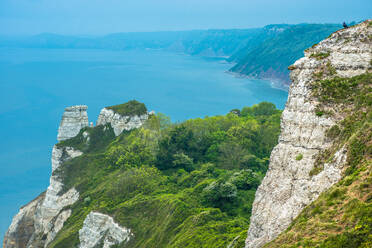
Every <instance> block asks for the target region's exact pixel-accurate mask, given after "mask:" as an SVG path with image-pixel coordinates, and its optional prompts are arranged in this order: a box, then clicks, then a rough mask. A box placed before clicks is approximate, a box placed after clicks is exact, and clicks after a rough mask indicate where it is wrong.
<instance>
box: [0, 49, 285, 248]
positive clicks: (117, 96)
mask: <svg viewBox="0 0 372 248" xmlns="http://www.w3.org/2000/svg"><path fill="white" fill-rule="evenodd" d="M230 66H231V65H230V64H226V63H224V62H222V61H218V60H210V59H209V60H206V59H203V58H199V57H191V56H187V55H182V54H173V53H167V52H161V51H129V52H128V51H119V52H118V51H105V50H66V49H4V48H3V49H0V171H1V173H0V241H1V243H2V238H3V234H4V233H5V231H6V229H7V228H8V226H9V224H10V221H11V218H12V216H13V215H14V214H16V213H17V212H18V208H19V207H20V206H22V205H23V204H26V203H27V202H28V201H30V200H31V199H33V198H34V197H36V196H37V195H38V194H39V193H41V192H42V191H43V190H45V189H46V188H47V186H48V183H49V176H50V155H51V149H52V146H53V144H54V143H55V142H56V135H57V128H58V125H59V121H60V118H61V116H62V113H63V110H64V107H66V106H70V105H76V104H86V105H88V107H89V108H88V115H89V119H90V121H93V122H95V120H96V119H97V116H98V114H99V111H100V110H101V108H103V107H104V106H109V105H113V104H118V103H123V102H126V101H128V100H131V99H136V100H139V101H142V102H144V103H145V104H146V105H147V107H148V109H149V110H155V111H156V112H162V113H165V114H167V115H169V116H170V117H171V118H172V120H173V121H181V120H185V119H188V118H195V117H204V116H206V115H209V116H210V115H219V114H225V113H227V112H228V111H229V110H231V109H233V108H241V107H243V106H250V105H252V104H255V103H259V102H261V101H271V102H273V103H275V104H276V105H277V107H279V108H283V107H284V104H285V101H286V98H287V92H285V91H282V90H279V89H274V88H272V87H271V86H270V83H269V82H265V81H252V80H248V79H241V78H235V77H232V76H231V75H229V74H226V73H224V72H225V71H226V70H227V69H228V68H229V67H230ZM1 243H0V244H1Z"/></svg>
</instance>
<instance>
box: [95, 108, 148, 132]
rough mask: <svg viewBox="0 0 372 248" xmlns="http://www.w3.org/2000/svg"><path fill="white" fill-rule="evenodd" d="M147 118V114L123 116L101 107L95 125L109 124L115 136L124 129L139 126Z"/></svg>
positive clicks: (127, 129)
mask: <svg viewBox="0 0 372 248" xmlns="http://www.w3.org/2000/svg"><path fill="white" fill-rule="evenodd" d="M148 118H149V114H147V113H146V114H143V115H140V116H138V115H133V116H123V115H120V114H119V113H116V112H115V111H113V110H112V109H107V108H103V109H102V110H101V113H100V114H99V116H98V120H97V125H105V124H107V123H110V124H111V127H112V128H113V129H114V133H115V135H116V136H118V135H120V134H121V133H122V132H123V131H124V130H126V131H129V130H132V129H135V128H139V127H141V126H142V125H143V123H145V121H146V120H147V119H148Z"/></svg>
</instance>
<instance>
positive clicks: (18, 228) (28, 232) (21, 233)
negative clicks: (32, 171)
mask: <svg viewBox="0 0 372 248" xmlns="http://www.w3.org/2000/svg"><path fill="white" fill-rule="evenodd" d="M44 198H45V193H43V194H41V195H40V196H38V197H37V198H36V199H34V200H33V201H31V202H30V203H28V204H27V205H26V206H24V207H22V208H21V209H20V210H19V212H18V214H16V215H15V216H14V217H13V220H12V224H11V225H10V226H9V229H8V231H7V232H6V234H5V237H4V242H3V247H4V248H8V247H9V248H10V247H27V244H28V241H29V240H30V237H31V236H32V235H33V234H34V232H35V227H34V224H35V212H36V209H37V207H38V205H39V204H40V203H41V202H42V201H43V200H44Z"/></svg>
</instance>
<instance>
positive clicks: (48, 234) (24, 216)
mask: <svg viewBox="0 0 372 248" xmlns="http://www.w3.org/2000/svg"><path fill="white" fill-rule="evenodd" d="M86 109H87V107H86V106H72V107H68V108H66V109H65V112H64V114H63V117H62V121H61V124H60V127H59V129H58V140H59V141H60V140H65V139H68V138H72V137H74V136H76V135H77V134H78V133H79V131H80V129H81V128H83V127H85V126H87V125H88V115H87V113H86ZM69 128H70V129H71V130H69ZM82 154H83V153H82V152H81V151H78V150H75V149H74V148H72V147H58V146H57V145H55V146H54V147H53V151H52V159H51V160H52V176H51V177H50V184H49V187H48V189H47V190H46V192H45V193H43V194H42V195H40V196H39V197H38V198H36V199H35V200H33V201H31V202H30V203H29V204H27V205H26V206H24V207H23V208H21V210H20V212H19V213H18V214H17V215H16V216H15V217H14V218H13V221H12V224H11V225H10V227H9V229H8V231H7V233H6V235H5V237H4V245H3V246H4V248H11V247H12V248H13V247H14V248H16V247H26V248H33V247H35V248H36V247H38V248H40V247H47V245H48V244H49V243H50V242H51V241H52V240H53V239H54V238H55V236H56V234H57V233H58V232H59V231H60V230H61V228H62V227H63V223H64V222H65V221H66V220H67V219H68V217H70V215H71V210H69V209H67V210H66V209H64V208H65V207H68V206H70V205H72V204H74V203H75V202H76V201H77V200H78V199H79V192H77V191H76V189H75V188H71V189H68V190H67V191H66V192H64V184H63V182H62V179H61V178H60V177H59V175H58V173H57V169H58V168H59V167H60V166H62V165H63V163H64V162H66V161H68V160H70V159H72V158H75V157H77V156H80V155H82ZM63 209H64V210H63ZM25 227H27V228H26V229H27V232H24V231H23V229H25ZM20 232H21V233H23V234H22V238H21V239H20V238H19V236H20V235H19V233H20Z"/></svg>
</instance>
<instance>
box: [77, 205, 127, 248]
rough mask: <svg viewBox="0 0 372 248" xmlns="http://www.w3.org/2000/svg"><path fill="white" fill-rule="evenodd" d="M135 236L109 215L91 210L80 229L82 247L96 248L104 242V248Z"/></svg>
mask: <svg viewBox="0 0 372 248" xmlns="http://www.w3.org/2000/svg"><path fill="white" fill-rule="evenodd" d="M131 237H133V234H132V233H131V230H130V229H127V228H125V227H121V226H119V225H118V224H117V223H115V222H114V219H113V218H112V217H110V216H108V215H105V214H101V213H97V212H90V213H89V214H88V216H87V217H86V218H85V220H84V225H83V228H82V229H80V230H79V239H80V246H79V247H80V248H94V247H97V245H101V244H103V246H102V247H103V248H109V247H111V246H112V245H115V244H120V243H122V242H128V241H129V240H130V238H131Z"/></svg>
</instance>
